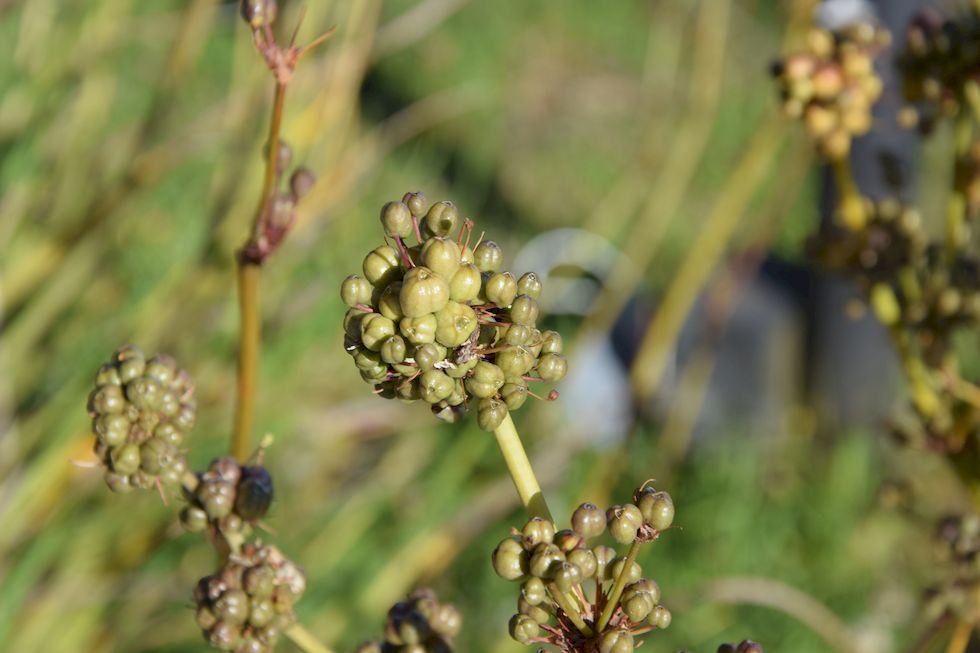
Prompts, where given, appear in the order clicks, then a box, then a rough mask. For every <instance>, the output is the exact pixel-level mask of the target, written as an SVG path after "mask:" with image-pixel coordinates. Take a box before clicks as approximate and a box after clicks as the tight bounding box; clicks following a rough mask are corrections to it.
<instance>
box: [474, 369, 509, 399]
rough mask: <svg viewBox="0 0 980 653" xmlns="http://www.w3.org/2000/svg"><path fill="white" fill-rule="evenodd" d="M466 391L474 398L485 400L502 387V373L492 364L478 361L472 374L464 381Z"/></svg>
mask: <svg viewBox="0 0 980 653" xmlns="http://www.w3.org/2000/svg"><path fill="white" fill-rule="evenodd" d="M465 383H466V390H467V391H468V392H469V393H470V394H471V395H473V396H474V397H479V398H480V399H487V398H489V397H493V396H494V395H495V394H497V391H498V390H499V389H500V388H501V386H503V385H504V372H503V370H501V369H500V368H499V367H497V366H496V365H494V364H493V363H488V362H487V361H479V362H477V364H476V366H475V367H474V368H473V374H471V375H470V376H469V378H467V379H466V382H465Z"/></svg>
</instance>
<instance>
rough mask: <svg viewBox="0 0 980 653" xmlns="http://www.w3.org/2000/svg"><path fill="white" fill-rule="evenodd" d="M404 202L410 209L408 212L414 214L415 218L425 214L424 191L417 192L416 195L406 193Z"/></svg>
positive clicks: (403, 198)
mask: <svg viewBox="0 0 980 653" xmlns="http://www.w3.org/2000/svg"><path fill="white" fill-rule="evenodd" d="M402 202H404V203H405V206H407V207H408V210H409V211H411V212H412V215H414V216H415V217H419V216H421V215H422V214H423V213H425V206H426V202H425V193H423V192H422V191H417V192H414V193H405V196H404V197H402Z"/></svg>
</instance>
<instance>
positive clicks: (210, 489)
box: [197, 481, 235, 519]
mask: <svg viewBox="0 0 980 653" xmlns="http://www.w3.org/2000/svg"><path fill="white" fill-rule="evenodd" d="M197 500H198V502H199V503H200V504H201V507H202V508H204V510H205V511H206V512H207V513H208V516H209V517H210V518H211V519H221V518H222V517H227V516H228V515H229V514H231V509H232V508H233V507H234V503H235V487H234V486H233V485H231V484H230V483H228V482H227V481H207V482H204V483H201V485H200V486H199V487H198V490H197Z"/></svg>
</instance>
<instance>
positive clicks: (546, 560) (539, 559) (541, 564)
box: [528, 543, 565, 579]
mask: <svg viewBox="0 0 980 653" xmlns="http://www.w3.org/2000/svg"><path fill="white" fill-rule="evenodd" d="M559 562H565V554H564V553H562V552H561V549H559V548H558V547H557V546H555V545H554V544H548V543H542V544H539V545H538V546H536V547H535V548H534V551H533V553H532V555H531V560H530V562H529V563H528V571H530V573H531V575H532V576H537V577H538V578H547V579H551V578H552V574H553V571H554V570H555V566H556V565H557V564H558V563H559Z"/></svg>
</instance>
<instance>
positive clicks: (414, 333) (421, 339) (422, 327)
mask: <svg viewBox="0 0 980 653" xmlns="http://www.w3.org/2000/svg"><path fill="white" fill-rule="evenodd" d="M438 328H439V323H438V321H437V320H436V316H435V315H433V314H432V313H427V314H425V315H420V316H418V317H403V318H402V319H401V321H400V322H399V323H398V330H399V331H401V334H402V335H403V336H405V339H406V340H408V341H409V342H410V343H412V344H413V345H424V344H428V343H432V342H435V341H436V329H438Z"/></svg>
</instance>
